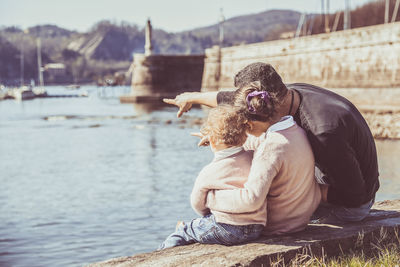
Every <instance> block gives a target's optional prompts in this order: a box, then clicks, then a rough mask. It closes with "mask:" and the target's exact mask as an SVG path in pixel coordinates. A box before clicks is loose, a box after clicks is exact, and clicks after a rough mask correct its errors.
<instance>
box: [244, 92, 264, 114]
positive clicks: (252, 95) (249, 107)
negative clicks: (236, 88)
mask: <svg viewBox="0 0 400 267" xmlns="http://www.w3.org/2000/svg"><path fill="white" fill-rule="evenodd" d="M255 96H261V99H262V100H264V103H265V104H267V103H268V100H269V94H268V92H267V91H253V92H251V93H249V94H248V95H247V96H246V102H247V107H248V109H249V112H251V113H257V111H256V110H255V108H254V107H253V106H252V105H251V103H250V101H251V99H252V98H253V97H255Z"/></svg>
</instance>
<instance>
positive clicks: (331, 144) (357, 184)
mask: <svg viewBox="0 0 400 267" xmlns="http://www.w3.org/2000/svg"><path fill="white" fill-rule="evenodd" d="M310 142H311V143H313V142H319V143H320V144H319V145H318V146H313V147H319V148H320V150H316V151H314V153H315V159H316V161H317V162H318V163H319V165H321V166H322V167H323V168H324V171H325V172H326V175H327V177H328V179H329V183H330V186H329V187H328V189H327V191H328V192H327V201H328V202H329V203H331V204H336V205H340V206H342V205H344V206H349V205H350V206H353V207H358V206H360V205H362V204H364V202H366V201H367V200H365V197H366V193H367V192H366V185H365V181H364V179H363V174H362V172H361V169H360V165H359V163H358V160H357V158H356V155H355V151H354V150H353V149H352V148H351V146H350V145H349V144H348V143H347V141H346V138H345V137H344V136H341V135H340V134H338V133H323V134H319V135H317V136H316V137H315V138H312V139H310Z"/></svg>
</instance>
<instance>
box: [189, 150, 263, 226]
mask: <svg viewBox="0 0 400 267" xmlns="http://www.w3.org/2000/svg"><path fill="white" fill-rule="evenodd" d="M232 153H233V154H232ZM252 159H253V151H245V150H244V149H243V148H242V147H235V148H228V149H225V150H222V151H218V152H216V153H215V158H214V160H213V161H212V162H211V163H210V164H208V165H207V166H205V167H204V168H203V169H202V171H201V172H200V174H199V176H198V177H197V179H196V182H195V185H194V187H193V191H192V194H191V204H192V207H193V209H194V210H195V211H196V212H197V213H199V214H200V215H203V216H204V215H206V214H207V213H209V212H210V211H211V213H212V214H214V216H215V219H216V221H217V222H219V223H226V224H234V225H246V224H262V225H265V224H266V212H267V209H266V206H265V205H264V206H263V207H261V208H259V209H257V210H255V211H251V212H245V213H227V212H221V211H217V210H214V209H213V207H212V206H211V207H206V202H207V194H208V191H209V190H221V189H222V190H223V189H238V188H243V185H244V183H246V181H247V178H248V176H249V172H250V167H251V162H252ZM219 201H224V200H223V199H220V200H219ZM208 208H209V209H210V210H208Z"/></svg>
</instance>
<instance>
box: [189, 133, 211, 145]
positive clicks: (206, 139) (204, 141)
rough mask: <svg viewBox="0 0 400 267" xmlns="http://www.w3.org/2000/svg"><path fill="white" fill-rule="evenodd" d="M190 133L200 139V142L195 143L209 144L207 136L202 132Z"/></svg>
mask: <svg viewBox="0 0 400 267" xmlns="http://www.w3.org/2000/svg"><path fill="white" fill-rule="evenodd" d="M190 135H192V136H197V137H199V138H200V139H201V140H200V142H199V143H198V144H197V146H209V145H210V141H209V140H208V136H204V135H203V134H202V133H190Z"/></svg>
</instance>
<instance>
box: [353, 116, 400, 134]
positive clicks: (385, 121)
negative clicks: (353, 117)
mask: <svg viewBox="0 0 400 267" xmlns="http://www.w3.org/2000/svg"><path fill="white" fill-rule="evenodd" d="M361 113H362V115H363V116H364V118H365V120H366V121H367V123H368V125H369V127H370V129H371V132H372V135H373V136H374V138H375V139H400V110H397V111H384V110H383V111H376V110H375V111H370V110H362V112H361Z"/></svg>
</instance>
